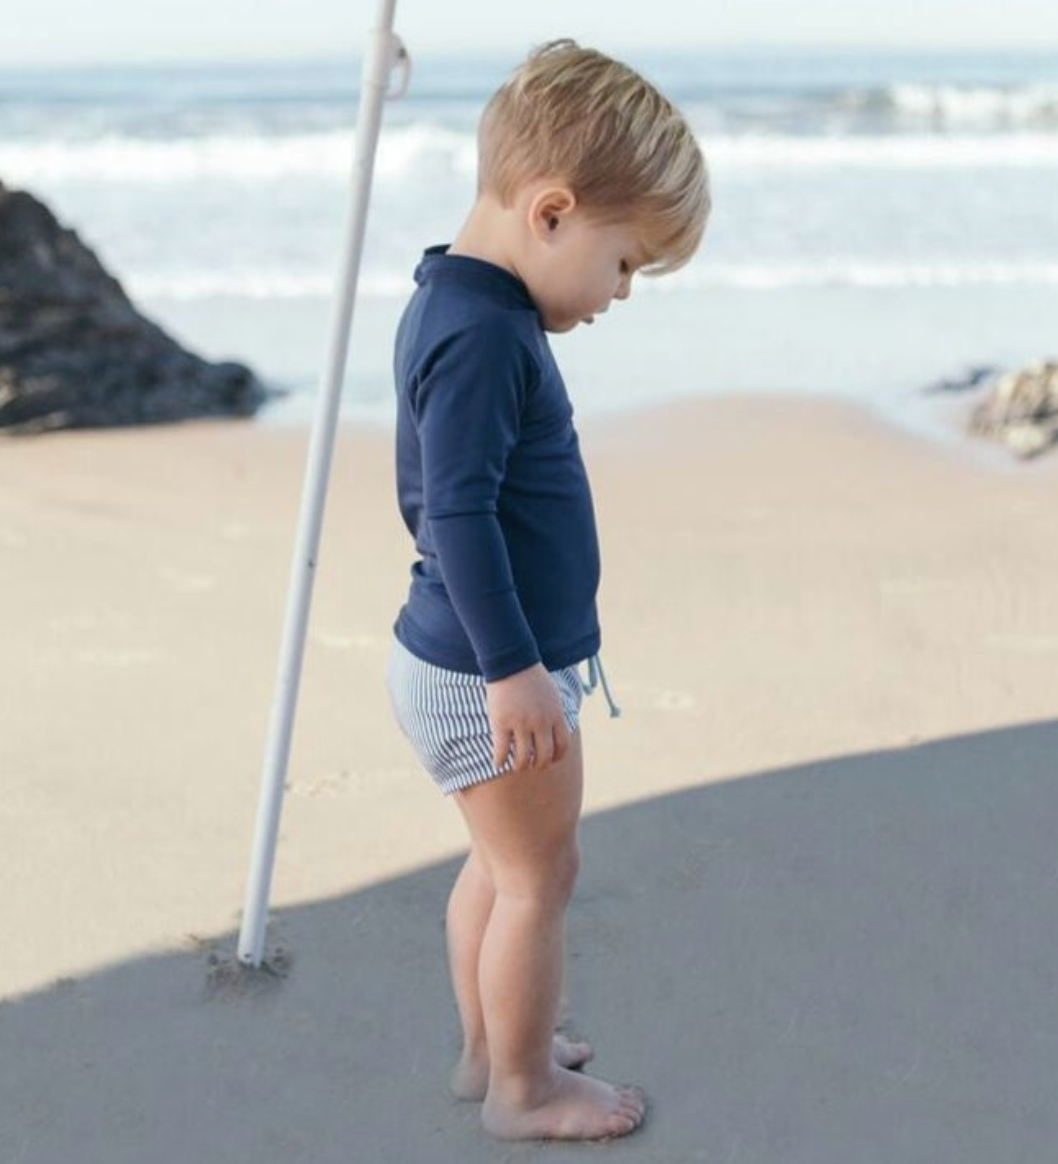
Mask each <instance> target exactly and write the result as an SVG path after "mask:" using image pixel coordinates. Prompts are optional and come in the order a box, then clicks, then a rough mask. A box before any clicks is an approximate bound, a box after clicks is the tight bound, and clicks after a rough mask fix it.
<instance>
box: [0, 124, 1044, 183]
mask: <svg viewBox="0 0 1058 1164" xmlns="http://www.w3.org/2000/svg"><path fill="white" fill-rule="evenodd" d="M702 145H703V147H704V148H705V151H706V154H707V156H708V157H709V160H710V164H711V165H712V166H713V167H714V168H719V167H723V168H725V169H739V168H760V167H766V168H772V169H774V168H789V169H797V168H821V167H832V166H842V167H860V168H871V167H890V168H898V169H907V168H916V169H944V168H957V167H989V166H994V167H1025V166H1036V167H1044V168H1056V167H1058V135H1056V134H1047V133H1028V132H1020V133H1009V134H984V133H976V134H969V133H964V134H937V133H915V134H912V133H907V134H883V135H868V134H858V135H838V134H833V135H816V136H799V135H792V134H764V133H746V134H739V135H730V134H728V135H721V136H715V137H713V136H706V137H703V139H702ZM353 149H354V134H353V132H352V131H351V130H349V131H327V132H320V133H305V134H296V135H288V136H283V135H274V136H269V135H264V136H230V135H213V136H203V137H183V138H177V139H174V140H154V139H142V138H135V137H120V136H105V137H99V138H94V139H90V140H85V141H65V140H50V141H48V140H45V141H13V142H12V141H8V142H7V143H0V173H2V174H3V175H4V179H5V181H7V182H8V183H15V184H25V185H29V186H33V185H48V184H54V183H61V182H68V181H78V182H94V183H109V182H121V183H131V184H143V185H152V184H153V185H164V184H173V183H179V182H201V181H214V182H231V183H246V182H254V183H260V182H267V181H282V180H286V179H312V180H315V181H323V182H341V181H343V180H345V179H346V178H347V176H348V175H349V173H350V171H351V168H352V159H353ZM475 166H476V147H475V141H474V136H473V134H470V133H466V132H461V131H457V130H453V129H448V128H445V127H441V126H437V125H433V124H428V123H418V122H417V123H413V124H411V125H408V126H401V127H396V128H393V129H389V130H386V131H385V132H383V134H382V137H381V140H380V142H379V149H378V153H377V155H376V161H375V173H376V177H377V178H378V180H379V181H381V182H394V183H397V182H401V181H403V180H405V179H408V178H412V177H415V178H419V179H422V178H423V177H427V178H429V179H430V180H437V181H443V180H445V179H453V180H459V181H465V180H466V179H468V178H469V177H472V175H473V174H474V171H475Z"/></svg>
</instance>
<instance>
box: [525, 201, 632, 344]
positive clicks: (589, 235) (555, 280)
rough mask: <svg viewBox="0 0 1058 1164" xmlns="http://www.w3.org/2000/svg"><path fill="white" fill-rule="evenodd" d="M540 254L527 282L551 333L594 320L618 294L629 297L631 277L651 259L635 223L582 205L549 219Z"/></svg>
mask: <svg viewBox="0 0 1058 1164" xmlns="http://www.w3.org/2000/svg"><path fill="white" fill-rule="evenodd" d="M536 258H537V261H536V262H534V264H533V266H532V269H531V270H530V271H527V272H525V277H526V285H527V286H528V288H529V294H530V295H531V296H532V298H533V302H534V303H535V304H536V307H537V310H538V311H539V312H540V315H541V317H542V319H543V321H544V328H545V329H546V330H547V331H552V332H563V331H572V330H573V328H575V327H576V326H577V324H579V323H592V322H593V320H594V318H595V316H596V315H600V314H602V312H604V311H605V310H606V309H607V308H608V307H609V306H610V303H611V302H612V301H613V300H614V299H627V298H628V296H629V295H630V294H631V291H632V276H633V275H634V274H635V272H636V270H637V269H638V268H639V267H641V266H643V264H644V263H645V262H646V261H647V260H646V256H645V254H644V252H643V248H642V246H641V244H640V242H639V238H638V235H637V232H636V230H635V228H634V227H632V226H630V225H627V224H624V223H601V222H599V221H597V220H594V219H592V218H591V216H590V215H588V214H586V213H585V212H584V211H582V210H579V209H577V210H573V211H572V212H569V213H566V214H561V215H556V216H554V217H551V218H549V219H548V220H547V229H546V234H544V235H543V236H542V239H541V245H540V248H539V250H538V253H537V256H536Z"/></svg>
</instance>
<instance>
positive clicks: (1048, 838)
mask: <svg viewBox="0 0 1058 1164" xmlns="http://www.w3.org/2000/svg"><path fill="white" fill-rule="evenodd" d="M581 427H582V437H583V443H584V447H585V450H586V454H587V459H588V461H589V467H590V469H591V473H592V477H593V482H594V486H595V492H596V500H597V508H598V512H599V519H600V526H601V533H602V539H603V551H604V584H603V590H602V593H601V611H602V616H603V623H604V636H605V647H604V657H605V661H606V665H607V672H608V675H609V678H610V681H611V684H612V687H613V689H614V694H615V696H616V698H617V700H618V702H619V703H620V704H621V705H622V707H623V709H624V715H623V717H622V718H621V719H620V720H610V719H609V718H608V717H607V715H606V709H605V705H604V704H603V702H602V700H601V698H599V699H594V700H592V701H589V703H588V704H587V706H586V710H585V717H584V731H585V742H586V748H587V756H588V791H587V808H586V816H585V824H584V830H583V842H584V843H583V848H584V869H583V874H582V880H581V885H580V890H579V892H578V896H577V900H576V902H575V905H574V907H573V909H572V912H571V917H570V928H569V952H570V958H569V965H570V969H569V982H568V991H567V993H568V1011H567V1019H568V1022H569V1025H570V1027H571V1028H572V1029H574V1030H575V1031H578V1032H581V1033H584V1034H587V1035H589V1036H590V1037H592V1038H593V1040H594V1041H595V1043H596V1046H597V1050H598V1059H597V1064H596V1066H597V1069H598V1071H599V1073H600V1074H604V1075H608V1076H609V1077H611V1078H617V1079H621V1080H629V1081H634V1082H638V1083H640V1084H642V1085H643V1086H644V1087H645V1088H646V1090H647V1092H648V1093H649V1095H650V1098H651V1104H652V1110H651V1118H650V1121H649V1124H648V1126H647V1127H646V1128H645V1129H644V1130H643V1131H642V1132H641V1133H640V1134H638V1135H637V1136H635V1137H633V1139H632V1140H630V1141H628V1142H627V1143H620V1144H615V1145H612V1146H611V1147H610V1148H608V1152H609V1153H612V1154H613V1156H614V1157H617V1158H620V1159H628V1160H634V1161H656V1162H659V1164H662V1162H663V1164H683V1162H685V1161H686V1162H690V1161H717V1162H718V1164H743V1162H747V1161H761V1162H767V1164H772V1162H776V1164H777V1162H779V1161H781V1162H782V1164H797V1162H801V1161H803V1162H804V1164H829V1162H831V1161H832V1162H833V1164H849V1161H853V1160H855V1161H863V1162H867V1164H873V1162H875V1161H877V1162H878V1164H883V1162H884V1164H895V1162H899V1161H909V1162H910V1161H920V1160H929V1161H931V1162H933V1164H947V1162H948V1161H951V1162H952V1164H954V1162H956V1161H958V1162H959V1164H967V1162H968V1161H981V1162H982V1164H985V1162H987V1164H995V1162H996V1161H999V1160H1002V1161H1004V1164H1013V1162H1014V1161H1022V1160H1024V1161H1033V1162H1038V1161H1039V1160H1042V1159H1046V1158H1049V1156H1050V1154H1052V1153H1053V1145H1054V1142H1055V1138H1056V1135H1058V1108H1056V1106H1055V1104H1054V1095H1055V1093H1056V1090H1058V1037H1056V1036H1055V1034H1054V1027H1053V1022H1052V1015H1053V1009H1054V1007H1053V1003H1054V983H1055V973H1054V966H1055V964H1056V957H1055V955H1056V953H1058V948H1056V947H1058V943H1056V939H1055V936H1054V935H1055V934H1056V933H1058V924H1056V923H1058V905H1056V902H1058V856H1056V855H1055V848H1054V837H1055V835H1056V833H1058V787H1056V779H1055V762H1054V756H1055V752H1056V749H1058V586H1055V579H1056V577H1058V539H1056V538H1055V536H1054V531H1055V498H1056V496H1058V460H1056V459H1054V458H1052V459H1051V460H1050V461H1047V460H1041V461H1040V462H1038V463H1036V464H1030V465H1014V464H1008V463H1006V462H1005V461H1003V460H1002V459H1001V458H998V457H995V456H990V455H981V454H980V453H979V452H978V451H977V450H975V449H974V448H973V447H971V446H965V447H962V446H960V445H958V444H957V443H953V444H950V445H938V444H936V443H933V442H929V441H926V440H923V439H919V438H916V437H913V436H910V435H908V434H907V433H906V432H902V431H898V430H896V429H894V428H890V427H887V426H886V425H884V424H883V423H881V422H879V421H878V420H877V419H876V418H874V417H872V416H870V415H868V414H867V413H866V412H863V411H860V410H857V409H856V408H854V407H852V406H850V405H845V404H839V403H834V402H827V401H814V400H790V399H771V400H769V399H734V398H732V399H715V400H710V401H703V402H696V403H694V404H686V405H680V406H674V407H670V408H666V409H661V410H658V411H657V412H655V413H651V414H646V415H636V416H626V417H623V418H615V419H608V420H595V421H592V422H590V423H585V424H583V425H582V426H581ZM305 448H306V434H305V433H304V432H299V431H294V430H282V429H276V428H270V427H268V426H267V425H260V424H256V425H255V424H248V423H232V424H202V425H184V426H178V427H171V428H162V429H155V430H136V431H127V432H106V433H75V434H57V435H53V436H49V437H46V438H39V439H36V438H35V439H26V440H11V439H4V440H0V581H2V593H3V597H4V606H3V611H2V614H0V643H2V644H3V647H2V659H3V667H2V670H0V773H2V781H3V783H2V788H3V798H2V802H0V805H2V807H0V872H2V877H3V896H2V900H3V909H2V919H3V929H2V935H3V938H4V942H3V957H2V958H0V999H2V1002H0V1164H16V1162H19V1164H66V1162H68V1161H70V1160H74V1159H76V1160H77V1161H78V1162H79V1164H94V1162H96V1161H99V1162H100V1164H102V1162H103V1161H105V1162H106V1164H125V1162H126V1161H127V1162H129V1164H132V1162H133V1161H135V1162H137V1164H140V1162H143V1161H151V1162H152V1164H168V1162H169V1161H173V1162H174V1164H175V1162H177V1161H179V1162H184V1161H189V1160H197V1159H203V1160H205V1159H209V1160H211V1161H231V1162H243V1161H246V1162H249V1161H254V1162H255V1164H256V1162H261V1164H270V1162H271V1161H281V1160H290V1159H297V1160H311V1161H313V1164H323V1162H329V1161H332V1160H333V1161H342V1162H344V1164H348V1162H360V1161H363V1162H365V1164H366V1162H373V1161H376V1160H381V1159H390V1160H393V1161H397V1162H403V1161H409V1162H417V1161H431V1162H432V1161H440V1162H447V1161H452V1162H456V1161H458V1162H461V1164H462V1162H473V1161H531V1160H537V1159H546V1160H548V1161H564V1160H573V1159H580V1158H582V1157H583V1154H584V1151H585V1150H584V1149H583V1148H580V1147H570V1146H553V1145H552V1146H544V1145H539V1144H527V1145H518V1146H509V1145H507V1146H504V1145H497V1144H494V1143H491V1142H490V1141H488V1140H487V1139H486V1138H485V1137H484V1135H483V1134H482V1133H481V1132H480V1130H479V1129H478V1125H477V1116H476V1111H475V1108H474V1106H473V1105H460V1104H457V1103H455V1102H454V1101H452V1100H450V1099H449V1098H448V1096H447V1094H446V1092H445V1088H444V1080H445V1074H446V1071H447V1068H448V1064H449V1061H450V1060H451V1059H452V1057H453V1056H454V1054H455V1049H456V1034H457V1030H456V1022H455V1015H454V1011H453V1008H452V1004H451V1001H450V999H449V996H448V987H447V982H446V979H445V971H444V965H443V934H442V929H441V919H442V911H443V904H444V900H445V896H446V893H447V889H448V886H449V884H450V881H451V878H452V876H453V873H454V870H455V868H456V867H457V861H458V857H459V854H460V853H461V852H462V851H463V849H464V838H463V833H462V829H461V825H460V823H459V820H458V814H457V813H456V811H455V809H454V807H453V806H452V805H450V804H447V803H445V802H444V801H443V800H442V799H441V798H440V797H439V796H438V795H437V794H436V792H435V791H434V789H433V788H432V786H431V785H430V783H429V781H428V780H427V779H426V778H425V777H424V776H422V775H421V774H420V773H419V772H418V771H417V769H416V767H415V764H414V760H413V758H412V756H411V754H410V752H409V751H408V749H407V746H406V744H405V743H404V741H403V739H402V738H401V737H400V735H399V733H398V731H397V729H396V727H395V726H394V724H393V722H392V720H391V718H390V714H389V710H388V706H387V704H386V696H385V691H384V687H383V682H382V672H383V667H384V662H385V656H386V652H387V649H388V642H389V627H390V625H391V623H392V619H393V615H394V613H395V611H396V609H397V606H398V605H399V602H400V598H401V594H402V592H403V589H404V585H405V576H406V570H407V566H408V561H409V559H408V545H407V544H406V540H405V536H404V534H403V530H402V528H401V527H400V524H399V521H398V519H397V517H396V511H395V505H394V495H393V487H392V483H391V474H390V464H391V452H390V445H389V438H388V437H387V435H386V434H385V433H380V432H376V431H372V430H368V429H359V428H346V429H344V430H343V432H342V434H341V437H340V440H339V445H338V449H337V453H336V459H335V469H334V477H333V484H332V490H331V495H330V501H329V505H328V511H327V521H326V527H325V531H324V539H323V549H322V555H321V561H320V566H319V571H318V581H317V587H316V595H315V602H314V607H313V616H312V624H311V633H310V639H309V643H308V650H307V655H306V664H305V672H304V681H303V685H302V690H301V700H300V711H299V716H298V726H297V733H296V737H295V741H294V753H293V757H292V761H291V766H290V774H289V782H288V793H287V797H286V804H285V809H284V817H283V827H282V834H281V842H280V849H279V860H278V867H277V871H276V878H275V885H274V905H275V915H274V919H273V922H272V926H271V928H270V931H269V940H270V945H269V948H270V951H272V952H273V954H274V953H275V951H276V950H277V949H281V950H282V951H283V959H284V970H285V976H284V977H281V978H275V979H273V980H269V981H268V982H266V983H265V984H264V985H263V986H262V988H261V989H258V990H253V991H251V990H241V989H238V988H237V989H235V990H226V989H223V988H221V989H213V990H211V989H210V984H211V982H212V983H213V984H214V985H216V984H217V982H218V978H217V974H216V965H217V964H218V963H219V964H220V965H224V964H225V960H226V959H230V957H231V954H232V952H233V949H234V940H235V932H236V930H237V927H238V916H239V911H240V909H241V905H242V898H243V893H244V890H245V878H246V866H247V861H248V856H249V846H250V838H251V833H252V827H253V815H254V810H255V804H256V798H257V789H258V781H259V773H260V765H261V756H262V752H263V746H264V738H265V731H266V726H267V721H268V714H269V707H270V703H271V698H272V687H273V682H274V676H275V664H276V656H277V651H278V642H279V635H280V627H281V620H282V612H283V604H284V598H285V592H286V586H287V576H288V570H289V561H290V553H291V547H292V541H293V532H294V525H295V521H296V512H297V505H298V497H299V494H300V487H301V478H302V472H303V466H304V458H305ZM221 986H222V987H223V982H222V981H221Z"/></svg>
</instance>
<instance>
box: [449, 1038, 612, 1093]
mask: <svg viewBox="0 0 1058 1164" xmlns="http://www.w3.org/2000/svg"><path fill="white" fill-rule="evenodd" d="M553 1046H554V1055H555V1063H556V1065H557V1066H559V1067H566V1068H568V1069H569V1070H570V1071H579V1070H580V1069H581V1068H582V1067H583V1066H584V1065H585V1063H590V1062H591V1061H592V1059H593V1058H594V1057H595V1051H594V1049H593V1048H592V1045H591V1043H587V1042H584V1041H582V1040H574V1039H567V1038H566V1036H565V1035H555V1039H554V1044H553ZM449 1086H450V1087H451V1089H452V1094H453V1095H454V1096H455V1097H456V1099H466V1100H475V1101H477V1100H482V1099H484V1098H485V1093H486V1092H487V1091H488V1089H489V1061H488V1059H465V1058H464V1059H460V1061H459V1062H458V1063H457V1064H456V1067H455V1070H454V1071H453V1072H452V1077H451V1079H450V1080H449Z"/></svg>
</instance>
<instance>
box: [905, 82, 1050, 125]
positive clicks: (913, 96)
mask: <svg viewBox="0 0 1058 1164" xmlns="http://www.w3.org/2000/svg"><path fill="white" fill-rule="evenodd" d="M886 98H887V103H888V105H889V106H890V108H891V109H892V110H893V111H894V112H895V113H896V114H897V115H898V116H900V117H904V118H908V119H910V120H913V121H919V122H921V121H928V122H929V123H930V124H933V125H941V126H954V127H965V126H974V127H978V128H995V129H1006V128H1011V127H1025V128H1032V127H1039V128H1044V127H1048V126H1051V127H1054V126H1058V85H1054V84H1038V85H1027V86H1024V87H1020V88H1019V87H1003V88H999V87H988V86H980V85H977V86H959V85H895V86H893V88H892V89H890V90H888V92H887V94H886Z"/></svg>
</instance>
